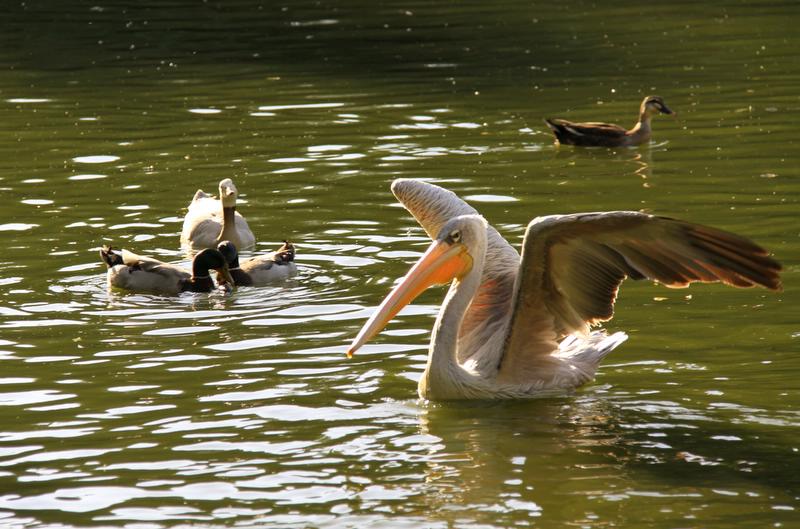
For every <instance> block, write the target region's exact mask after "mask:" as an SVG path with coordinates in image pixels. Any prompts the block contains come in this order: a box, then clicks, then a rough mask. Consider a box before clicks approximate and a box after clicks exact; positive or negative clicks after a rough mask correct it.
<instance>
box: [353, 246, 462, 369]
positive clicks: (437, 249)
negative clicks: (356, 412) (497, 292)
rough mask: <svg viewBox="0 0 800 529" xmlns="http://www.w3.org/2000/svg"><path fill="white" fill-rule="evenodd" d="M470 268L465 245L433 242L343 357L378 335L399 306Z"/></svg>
mask: <svg viewBox="0 0 800 529" xmlns="http://www.w3.org/2000/svg"><path fill="white" fill-rule="evenodd" d="M470 268H472V257H470V255H469V252H468V251H467V247H466V246H464V245H463V244H461V243H449V242H445V241H434V242H433V244H431V245H430V246H429V247H428V249H427V250H426V251H425V253H424V254H423V255H422V257H421V258H420V260H419V261H417V263H416V264H415V265H414V266H412V267H411V270H409V271H408V273H407V274H406V275H405V277H404V278H403V279H402V280H401V281H400V283H398V284H397V286H396V287H394V289H393V290H392V291H391V292H389V295H388V296H386V298H385V299H384V300H383V302H382V303H381V304H380V306H379V307H378V310H377V311H375V313H374V314H373V315H372V316H371V317H370V319H369V320H367V323H365V324H364V326H363V327H362V328H361V331H360V332H359V333H358V336H356V338H355V340H353V343H352V344H351V345H350V348H349V349H348V350H347V357H348V358H350V357H352V356H353V353H355V352H356V350H358V349H359V348H360V347H361V346H362V345H364V344H365V343H366V342H367V341H368V340H369V339H370V338H372V337H373V336H375V335H376V334H378V333H379V332H381V330H382V329H383V328H384V327H386V324H387V323H389V321H391V319H392V318H394V317H395V316H396V315H397V313H398V312H400V310H401V309H402V308H403V307H405V306H406V305H408V304H409V303H411V302H412V301H414V299H416V297H417V296H419V295H420V294H421V293H422V292H424V291H425V289H426V288H428V287H429V286H431V285H441V284H445V283H449V282H450V281H452V280H453V279H454V278H456V277H463V276H464V274H466V273H467V272H469V270H470Z"/></svg>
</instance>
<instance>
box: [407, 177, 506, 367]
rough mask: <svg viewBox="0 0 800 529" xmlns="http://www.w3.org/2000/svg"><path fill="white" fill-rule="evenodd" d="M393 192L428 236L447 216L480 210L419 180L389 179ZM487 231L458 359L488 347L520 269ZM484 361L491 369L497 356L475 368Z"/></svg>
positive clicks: (491, 230) (502, 244)
mask: <svg viewBox="0 0 800 529" xmlns="http://www.w3.org/2000/svg"><path fill="white" fill-rule="evenodd" d="M392 193H394V196H395V197H397V200H398V201H399V202H400V203H401V204H402V205H403V207H405V208H406V209H407V210H408V211H409V213H411V214H412V215H413V216H414V218H415V219H416V220H417V222H419V224H420V226H422V229H424V230H425V233H427V234H428V236H429V237H430V238H431V239H433V238H435V237H436V236H437V235H438V232H439V230H440V229H441V228H442V226H443V225H444V223H445V222H447V221H448V220H449V219H451V218H453V217H457V216H459V215H478V214H479V213H478V212H477V211H476V210H475V208H473V207H472V206H470V205H469V204H467V203H466V202H464V201H463V200H462V199H460V198H459V197H458V196H457V195H456V194H455V193H453V192H452V191H449V190H447V189H444V188H441V187H439V186H437V185H433V184H429V183H427V182H423V181H421V180H411V179H407V178H401V179H397V180H395V181H394V182H392ZM486 235H487V248H486V266H485V267H484V271H483V276H482V278H481V286H480V287H479V289H478V292H477V293H476V294H475V297H474V298H473V301H472V304H471V305H470V308H469V309H468V310H467V313H466V314H465V315H464V320H463V322H462V324H461V328H460V330H459V347H458V358H459V361H461V362H463V361H465V360H466V359H468V358H470V357H472V356H473V355H474V354H475V353H476V352H479V351H480V350H488V349H489V348H481V346H482V345H485V343H486V340H488V339H490V337H491V336H492V335H493V334H494V333H495V332H496V331H497V330H498V329H499V328H500V326H501V325H502V323H503V322H504V321H505V319H506V318H508V311H509V308H510V306H511V299H512V297H513V292H514V290H513V289H514V281H515V279H516V275H517V270H518V269H519V254H518V253H517V251H516V250H515V249H514V248H513V247H512V246H511V245H510V244H508V242H507V241H506V240H505V239H504V238H503V237H502V236H501V235H500V234H499V233H498V232H497V230H496V229H494V228H493V227H491V226H489V227H488V228H487V233H486ZM484 363H485V364H487V365H488V364H492V363H494V366H492V367H493V369H496V368H497V361H496V359H488V358H484V359H481V360H480V361H479V365H477V366H476V367H475V368H476V369H481V368H482V365H481V364H484Z"/></svg>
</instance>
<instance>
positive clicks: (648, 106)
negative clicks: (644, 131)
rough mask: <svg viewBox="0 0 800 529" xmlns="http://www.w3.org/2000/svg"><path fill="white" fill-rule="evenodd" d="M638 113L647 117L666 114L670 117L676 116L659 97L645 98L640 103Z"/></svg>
mask: <svg viewBox="0 0 800 529" xmlns="http://www.w3.org/2000/svg"><path fill="white" fill-rule="evenodd" d="M640 112H641V113H642V114H643V115H647V116H648V117H652V116H655V115H656V114H667V115H670V116H674V115H676V114H675V112H673V111H672V110H670V108H669V107H668V106H667V105H666V104H665V103H664V99H663V98H662V97H661V96H647V97H645V98H644V100H643V101H642V106H641V107H640Z"/></svg>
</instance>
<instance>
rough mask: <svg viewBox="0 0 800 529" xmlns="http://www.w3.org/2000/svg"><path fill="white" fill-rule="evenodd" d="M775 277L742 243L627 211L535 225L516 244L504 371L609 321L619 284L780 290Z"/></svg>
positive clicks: (766, 259) (756, 251)
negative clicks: (632, 281) (518, 253)
mask: <svg viewBox="0 0 800 529" xmlns="http://www.w3.org/2000/svg"><path fill="white" fill-rule="evenodd" d="M780 270H781V265H780V264H779V263H778V262H777V261H776V260H774V259H773V258H771V257H770V256H769V255H768V253H767V251H766V250H764V249H763V248H762V247H760V246H758V245H757V244H755V243H754V242H752V241H750V240H749V239H747V238H745V237H742V236H739V235H735V234H733V233H729V232H726V231H723V230H719V229H716V228H711V227H708V226H702V225H699V224H692V223H689V222H683V221H680V220H675V219H670V218H666V217H656V216H652V215H648V214H644V213H639V212H634V211H615V212H606V213H584V214H575V215H553V216H548V217H540V218H536V219H534V220H533V221H532V222H531V223H530V224H529V225H528V229H527V232H526V234H525V240H524V242H523V249H522V262H521V265H520V272H519V275H518V277H517V283H516V285H515V287H514V288H515V290H514V291H515V298H514V302H513V310H512V313H513V315H512V321H511V324H510V327H509V329H508V335H507V337H506V343H505V353H504V354H505V356H504V358H503V364H509V365H512V364H514V363H515V360H514V359H513V357H514V356H517V357H519V356H520V355H523V356H528V357H530V356H537V355H538V356H541V355H544V354H549V353H550V352H551V351H552V349H548V348H547V347H541V348H537V347H532V346H531V345H530V344H537V343H541V342H542V341H543V340H544V339H546V340H547V341H549V342H550V344H552V340H554V339H555V340H558V339H560V338H562V337H563V336H565V335H568V334H571V333H575V332H578V333H585V332H587V331H588V330H589V326H591V325H592V324H595V323H598V322H601V321H605V320H609V319H611V317H612V315H613V312H614V301H615V299H616V297H617V290H618V288H619V285H620V284H621V283H622V281H623V280H624V279H625V278H626V277H630V278H632V279H651V280H654V281H658V282H659V283H662V284H663V285H665V286H668V287H673V288H680V287H685V286H688V285H689V283H693V282H697V281H700V282H716V281H720V282H722V283H725V284H728V285H732V286H735V287H752V286H755V285H761V286H764V287H766V288H769V289H772V290H779V289H780V288H781V282H780V277H779V274H778V273H779V272H780ZM517 360H519V358H517Z"/></svg>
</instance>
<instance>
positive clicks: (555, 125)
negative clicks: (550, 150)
mask: <svg viewBox="0 0 800 529" xmlns="http://www.w3.org/2000/svg"><path fill="white" fill-rule="evenodd" d="M659 113H661V114H669V115H674V114H675V113H674V112H673V111H672V110H670V109H669V108H668V107H667V105H666V104H664V100H663V99H662V98H661V97H659V96H647V97H645V98H644V100H643V101H642V104H641V105H640V107H639V120H638V121H637V122H636V124H635V125H634V126H633V127H632V128H631V129H630V130H627V129H625V128H623V127H620V126H619V125H614V124H613V123H600V122H586V123H575V122H572V121H568V120H566V119H549V118H548V119H545V120H544V121H545V123H547V126H548V127H550V130H552V131H553V134H554V135H555V137H556V140H557V141H558V143H563V144H565V145H578V146H581V147H633V146H636V145H641V144H642V143H644V142H646V141H648V140H649V139H650V133H651V127H650V120H651V119H652V117H653V116H654V115H656V114H659Z"/></svg>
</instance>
